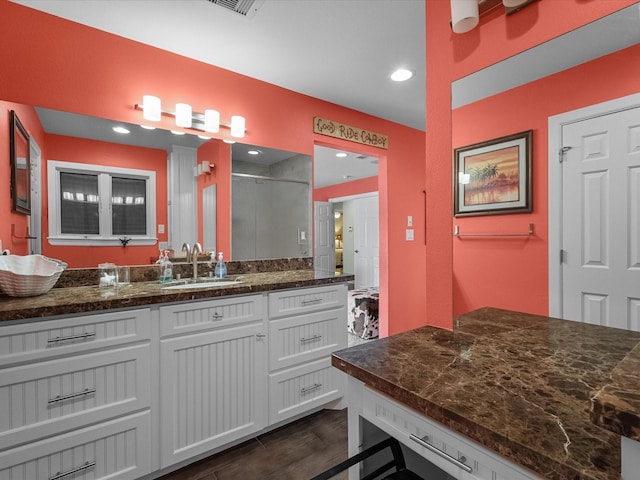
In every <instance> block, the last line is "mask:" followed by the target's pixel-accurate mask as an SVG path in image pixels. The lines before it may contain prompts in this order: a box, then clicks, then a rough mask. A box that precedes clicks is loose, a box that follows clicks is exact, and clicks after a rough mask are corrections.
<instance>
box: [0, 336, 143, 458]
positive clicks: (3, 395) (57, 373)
mask: <svg viewBox="0 0 640 480" xmlns="http://www.w3.org/2000/svg"><path fill="white" fill-rule="evenodd" d="M149 363H150V362H149V346H148V345H134V346H130V347H125V348H120V349H113V350H107V351H101V352H96V353H92V354H88V355H79V356H74V357H71V358H61V359H55V360H50V361H48V362H45V363H33V364H28V365H22V366H18V367H13V368H6V369H4V370H2V375H0V405H2V408H0V450H2V449H4V448H9V447H10V446H12V445H20V444H22V443H25V442H29V441H33V440H35V439H37V438H42V437H46V436H50V435H54V434H57V433H59V432H61V431H65V430H71V429H74V428H79V427H84V426H85V425H86V424H88V423H93V422H97V421H101V420H106V419H108V418H111V417H113V416H116V415H123V414H127V413H130V412H132V411H135V410H139V409H142V408H145V407H148V406H149V402H150V400H149V397H150V394H149V389H150V386H149V377H150V375H149V369H150V366H149Z"/></svg>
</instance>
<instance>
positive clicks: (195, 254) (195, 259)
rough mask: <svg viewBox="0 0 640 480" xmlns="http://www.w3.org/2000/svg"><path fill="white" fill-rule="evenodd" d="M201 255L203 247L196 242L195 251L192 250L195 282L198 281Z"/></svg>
mask: <svg viewBox="0 0 640 480" xmlns="http://www.w3.org/2000/svg"><path fill="white" fill-rule="evenodd" d="M187 245H188V244H187ZM199 253H202V245H200V244H199V243H198V242H196V243H194V244H193V249H192V250H191V263H193V281H194V282H197V281H198V254H199Z"/></svg>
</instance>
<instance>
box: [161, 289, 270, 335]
mask: <svg viewBox="0 0 640 480" xmlns="http://www.w3.org/2000/svg"><path fill="white" fill-rule="evenodd" d="M262 304H263V299H262V295H247V296H240V297H228V298H221V299H216V300H207V301H204V302H194V303H180V304H175V305H168V306H166V307H160V335H162V336H166V335H176V334H182V333H192V332H198V331H202V330H211V329H216V328H227V327H230V326H234V325H238V324H241V323H245V322H253V321H256V320H261V319H262Z"/></svg>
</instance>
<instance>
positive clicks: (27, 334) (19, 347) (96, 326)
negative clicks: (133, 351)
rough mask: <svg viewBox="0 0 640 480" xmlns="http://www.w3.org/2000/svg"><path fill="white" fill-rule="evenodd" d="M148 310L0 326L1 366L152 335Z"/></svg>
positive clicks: (137, 339)
mask: <svg viewBox="0 0 640 480" xmlns="http://www.w3.org/2000/svg"><path fill="white" fill-rule="evenodd" d="M150 318H151V313H150V310H149V309H146V308H145V309H136V310H125V311H120V312H109V313H96V314H93V315H82V316H76V317H69V318H59V319H55V320H34V321H33V322H29V323H22V324H19V325H4V326H0V367H2V366H7V365H11V364H14V363H20V362H28V361H38V360H43V359H46V358H51V357H54V356H60V355H70V354H75V353H79V352H84V351H87V350H91V349H97V348H104V347H109V346H119V345H122V344H123V343H129V342H136V341H140V340H148V339H149V338H150Z"/></svg>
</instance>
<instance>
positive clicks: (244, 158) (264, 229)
mask: <svg viewBox="0 0 640 480" xmlns="http://www.w3.org/2000/svg"><path fill="white" fill-rule="evenodd" d="M311 166H312V160H311V156H309V155H302V154H298V153H295V152H287V151H283V150H275V149H271V148H265V147H261V146H257V145H247V144H241V143H235V144H233V145H232V146H231V177H232V185H231V192H232V200H231V252H232V255H233V259H234V260H253V259H275V258H287V257H289V258H296V257H308V256H310V252H311V239H310V235H311V232H312V226H311V218H312V212H311V192H312V188H311Z"/></svg>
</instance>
